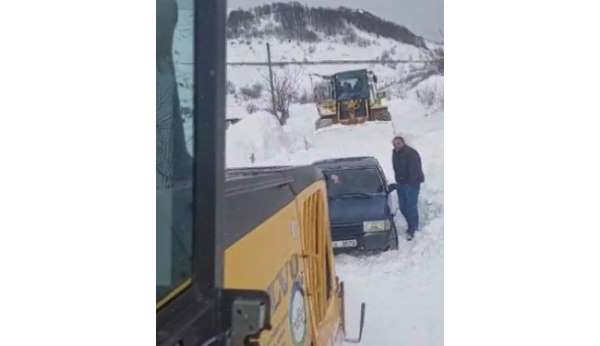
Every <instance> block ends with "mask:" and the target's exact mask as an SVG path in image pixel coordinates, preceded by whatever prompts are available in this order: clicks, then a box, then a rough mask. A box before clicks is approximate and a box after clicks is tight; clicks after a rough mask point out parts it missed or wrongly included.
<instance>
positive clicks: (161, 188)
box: [156, 0, 194, 301]
mask: <svg viewBox="0 0 600 346" xmlns="http://www.w3.org/2000/svg"><path fill="white" fill-rule="evenodd" d="M193 18H194V14H193V1H188V0H180V1H176V0H157V2H156V292H157V293H156V299H157V301H161V300H165V299H169V297H170V296H172V295H174V294H175V293H177V292H178V291H180V290H181V289H182V288H184V287H186V286H187V284H189V283H190V280H191V273H192V228H193V219H192V216H193V210H192V201H193V196H192V192H193V183H192V181H193V179H192V178H193V169H192V167H193V156H194V155H193V107H194V104H193V64H192V62H193V61H194V59H193V58H194V57H193V54H194V53H193V52H194V30H193V26H194V20H193Z"/></svg>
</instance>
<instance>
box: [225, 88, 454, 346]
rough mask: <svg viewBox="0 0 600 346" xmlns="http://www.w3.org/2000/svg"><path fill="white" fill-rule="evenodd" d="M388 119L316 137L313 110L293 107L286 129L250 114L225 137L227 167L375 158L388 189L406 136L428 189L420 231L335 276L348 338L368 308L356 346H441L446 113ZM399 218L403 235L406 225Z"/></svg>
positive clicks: (395, 111) (352, 261) (343, 259)
mask: <svg viewBox="0 0 600 346" xmlns="http://www.w3.org/2000/svg"><path fill="white" fill-rule="evenodd" d="M390 111H391V113H392V118H393V119H392V120H393V121H392V122H378V123H366V124H362V125H356V126H332V127H328V128H324V129H321V130H319V131H315V130H314V121H315V119H316V117H317V114H316V110H315V107H314V105H313V104H307V105H295V106H294V107H292V109H291V118H290V120H289V122H288V124H287V125H286V126H285V127H284V128H283V129H281V128H278V127H277V126H276V125H275V124H274V123H273V119H272V118H271V117H270V116H269V115H266V114H265V115H261V114H254V115H252V116H251V117H249V118H248V119H245V120H244V121H242V122H240V123H239V124H238V125H235V126H233V127H232V128H231V129H230V130H228V134H227V135H228V138H227V141H228V165H229V166H245V165H252V164H253V165H256V166H264V165H289V164H294V165H298V164H309V163H312V162H314V161H316V160H321V159H327V158H336V157H348V156H374V157H376V158H377V159H378V160H379V162H380V163H381V165H382V167H383V169H384V171H385V173H386V176H387V178H388V180H389V181H390V182H393V180H394V178H393V177H394V175H393V168H392V164H391V139H392V137H393V136H394V134H401V135H403V136H404V137H405V138H406V139H407V142H408V143H409V145H411V146H413V147H415V148H416V149H417V150H418V151H419V152H420V153H421V156H422V159H423V168H424V172H425V175H426V182H425V184H424V185H423V186H422V190H421V191H422V193H421V197H420V202H419V203H420V214H421V215H420V216H421V231H420V232H419V233H418V234H417V235H416V237H415V241H413V242H410V243H409V242H406V241H405V240H404V239H403V238H402V237H401V239H400V242H399V243H400V246H399V250H398V251H390V252H387V253H384V254H380V255H377V256H371V257H361V258H357V257H351V256H347V255H341V256H337V257H336V270H337V274H338V275H339V276H340V278H341V280H343V281H344V282H345V283H346V285H345V286H346V292H347V300H346V312H347V323H348V331H349V333H351V335H349V336H350V337H354V336H355V335H356V334H355V333H356V332H357V331H358V319H359V312H360V311H359V310H360V303H361V302H366V304H367V313H366V322H365V333H364V335H363V342H362V343H361V345H366V346H395V345H407V346H418V345H423V346H437V345H442V344H443V242H444V236H443V223H444V216H443V193H444V188H443V113H441V112H431V111H429V110H427V109H425V108H423V106H422V105H420V104H419V103H417V102H415V101H406V100H399V99H397V100H393V101H392V102H391V104H390ZM240 125H241V126H240ZM250 156H253V157H254V159H255V162H254V163H252V162H250V161H249V157H250ZM395 203H396V200H395V197H394V200H393V201H392V204H395ZM397 216H398V217H397V218H396V224H397V226H398V229H399V230H400V231H401V233H402V230H404V229H405V228H406V225H405V222H404V220H403V218H402V217H401V216H399V215H397ZM353 333H354V334H353Z"/></svg>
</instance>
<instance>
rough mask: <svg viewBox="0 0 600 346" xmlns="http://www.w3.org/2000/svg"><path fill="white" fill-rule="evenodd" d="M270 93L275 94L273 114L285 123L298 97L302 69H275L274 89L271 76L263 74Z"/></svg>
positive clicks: (280, 122)
mask: <svg viewBox="0 0 600 346" xmlns="http://www.w3.org/2000/svg"><path fill="white" fill-rule="evenodd" d="M263 79H264V80H265V84H266V85H267V90H268V91H269V95H270V94H271V92H273V93H274V94H275V104H274V105H272V107H271V109H270V111H271V114H273V115H274V116H275V118H277V120H278V121H279V124H281V125H282V126H283V125H285V123H286V122H287V120H288V119H289V117H290V103H291V102H292V101H293V100H295V99H296V98H297V97H298V90H299V84H298V82H299V80H300V70H299V69H283V68H282V69H281V70H279V71H273V90H271V86H270V83H269V76H268V75H266V76H263Z"/></svg>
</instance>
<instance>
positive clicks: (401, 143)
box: [392, 136, 405, 150]
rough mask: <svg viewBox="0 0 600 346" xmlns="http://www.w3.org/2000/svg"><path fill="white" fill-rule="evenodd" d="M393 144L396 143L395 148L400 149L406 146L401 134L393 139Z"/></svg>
mask: <svg viewBox="0 0 600 346" xmlns="http://www.w3.org/2000/svg"><path fill="white" fill-rule="evenodd" d="M392 144H393V145H394V150H400V149H402V148H404V145H405V142H404V138H402V137H401V136H396V137H394V139H393V140H392Z"/></svg>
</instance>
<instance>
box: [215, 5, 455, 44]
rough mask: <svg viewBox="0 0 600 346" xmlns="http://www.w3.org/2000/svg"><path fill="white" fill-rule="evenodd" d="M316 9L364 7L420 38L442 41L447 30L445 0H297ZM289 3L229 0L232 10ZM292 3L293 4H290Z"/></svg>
mask: <svg viewBox="0 0 600 346" xmlns="http://www.w3.org/2000/svg"><path fill="white" fill-rule="evenodd" d="M296 1H298V2H300V3H303V4H307V5H310V6H313V7H340V6H345V7H349V8H360V9H364V10H367V11H369V12H371V13H373V14H375V15H376V16H378V17H381V18H384V19H387V20H390V21H392V22H395V23H398V24H400V25H403V26H406V27H407V28H409V29H410V30H411V31H412V32H414V33H415V34H417V35H420V36H423V37H425V38H428V39H432V40H435V41H440V40H441V38H442V34H441V32H443V29H444V0H296ZM273 2H288V1H285V0H227V6H228V7H229V9H236V8H239V7H242V8H248V7H253V6H257V5H262V4H269V3H273ZM289 2H291V1H289Z"/></svg>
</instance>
